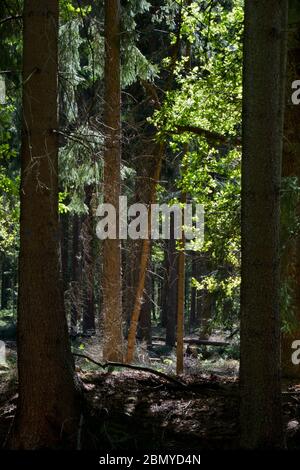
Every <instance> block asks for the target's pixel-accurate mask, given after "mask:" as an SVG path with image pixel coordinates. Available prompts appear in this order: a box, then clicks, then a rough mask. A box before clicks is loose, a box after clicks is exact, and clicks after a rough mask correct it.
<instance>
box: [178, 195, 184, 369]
mask: <svg viewBox="0 0 300 470" xmlns="http://www.w3.org/2000/svg"><path fill="white" fill-rule="evenodd" d="M182 201H183V203H184V204H186V196H185V195H183V197H182ZM182 213H183V211H182ZM180 245H181V246H180V251H179V253H178V294H177V335H176V373H177V375H180V374H183V371H184V363H183V362H184V361H183V338H184V308H185V302H184V300H185V236H184V231H183V232H182V239H181V241H180Z"/></svg>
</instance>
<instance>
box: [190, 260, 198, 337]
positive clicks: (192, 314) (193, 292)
mask: <svg viewBox="0 0 300 470" xmlns="http://www.w3.org/2000/svg"><path fill="white" fill-rule="evenodd" d="M191 256H192V261H191V271H192V272H191V278H190V283H191V308H190V322H189V331H190V333H191V332H192V331H193V329H194V328H195V326H196V317H197V302H196V299H197V289H196V287H194V286H193V285H192V279H193V278H194V279H197V253H195V252H192V254H191Z"/></svg>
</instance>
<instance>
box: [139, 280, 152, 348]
mask: <svg viewBox="0 0 300 470" xmlns="http://www.w3.org/2000/svg"><path fill="white" fill-rule="evenodd" d="M145 291H146V294H144V300H143V303H142V306H141V314H140V321H139V329H138V338H139V339H140V340H142V341H145V342H146V343H147V346H151V344H152V330H151V326H152V324H151V312H152V302H151V296H152V293H153V291H152V276H151V274H150V273H149V272H148V273H147V276H146V282H145Z"/></svg>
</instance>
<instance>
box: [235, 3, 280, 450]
mask: <svg viewBox="0 0 300 470" xmlns="http://www.w3.org/2000/svg"><path fill="white" fill-rule="evenodd" d="M270 8H271V10H270ZM286 17H287V0H273V1H270V0H246V3H245V40H244V103H243V159H242V285H241V365H240V387H241V445H242V447H246V448H277V447H281V446H282V445H283V432H282V416H281V384H280V315H279V284H280V283H279V274H280V273H279V271H280V270H279V212H280V178H281V154H282V133H283V132H282V131H283V95H284V88H283V83H284V69H285V67H284V62H285V61H284V60H283V59H284V56H285V52H284V48H285V32H284V31H285V30H286Z"/></svg>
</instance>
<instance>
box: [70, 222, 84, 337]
mask: <svg viewBox="0 0 300 470" xmlns="http://www.w3.org/2000/svg"><path fill="white" fill-rule="evenodd" d="M80 231H81V217H80V216H79V215H77V214H74V216H73V230H72V238H73V244H72V281H71V289H70V290H71V318H70V335H71V336H72V337H74V338H75V337H76V336H77V333H78V322H79V320H80V317H81V315H80V314H81V302H82V299H81V293H82V292H81V256H82V250H81V240H80Z"/></svg>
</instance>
